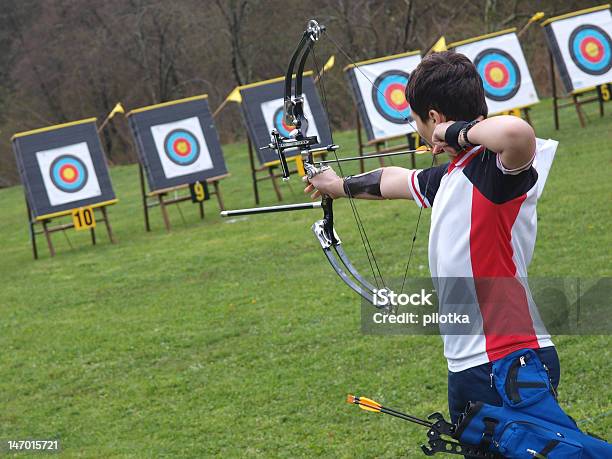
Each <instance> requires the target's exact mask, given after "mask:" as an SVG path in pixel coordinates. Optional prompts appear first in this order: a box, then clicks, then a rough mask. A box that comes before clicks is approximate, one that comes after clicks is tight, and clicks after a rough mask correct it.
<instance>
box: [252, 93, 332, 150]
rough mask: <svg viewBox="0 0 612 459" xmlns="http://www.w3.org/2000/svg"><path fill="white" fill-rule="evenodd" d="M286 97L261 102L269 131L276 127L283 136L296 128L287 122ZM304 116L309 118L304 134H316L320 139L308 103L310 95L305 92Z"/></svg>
mask: <svg viewBox="0 0 612 459" xmlns="http://www.w3.org/2000/svg"><path fill="white" fill-rule="evenodd" d="M283 104H284V99H283V98H280V99H274V100H270V101H267V102H263V103H262V104H261V111H262V114H263V117H264V119H265V120H266V127H267V129H268V132H270V131H271V130H272V129H276V130H277V131H278V132H279V133H280V135H282V136H283V137H289V136H290V133H291V131H292V130H293V129H294V126H292V125H288V124H287V123H286V122H285V119H284V118H285V117H284V108H283ZM304 116H305V117H306V119H307V120H308V128H307V129H306V130H305V131H304V130H303V131H302V133H303V134H304V135H308V136H313V135H316V136H317V138H318V139H319V140H321V139H320V137H319V131H318V130H317V123H316V120H315V119H314V117H313V115H312V110H311V109H310V104H309V103H308V97H307V96H306V94H304ZM292 150H294V149H289V150H287V151H292Z"/></svg>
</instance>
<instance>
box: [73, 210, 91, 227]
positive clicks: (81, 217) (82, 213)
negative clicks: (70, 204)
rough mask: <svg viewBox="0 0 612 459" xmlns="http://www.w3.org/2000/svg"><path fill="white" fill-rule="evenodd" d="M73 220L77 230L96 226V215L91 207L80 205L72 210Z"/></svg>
mask: <svg viewBox="0 0 612 459" xmlns="http://www.w3.org/2000/svg"><path fill="white" fill-rule="evenodd" d="M72 222H73V223H74V229H76V230H77V231H80V230H86V229H90V228H95V227H96V217H95V216H94V211H93V209H92V208H91V207H80V208H79V209H74V210H73V211H72Z"/></svg>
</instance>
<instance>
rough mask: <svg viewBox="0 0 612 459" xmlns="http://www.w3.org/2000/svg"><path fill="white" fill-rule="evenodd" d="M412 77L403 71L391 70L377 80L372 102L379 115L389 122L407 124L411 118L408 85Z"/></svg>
mask: <svg viewBox="0 0 612 459" xmlns="http://www.w3.org/2000/svg"><path fill="white" fill-rule="evenodd" d="M409 79H410V75H409V74H408V73H406V72H402V71H401V70H389V71H387V72H384V73H382V74H380V75H379V76H378V78H376V81H375V82H374V86H373V87H372V100H373V102H374V106H375V107H376V110H378V113H380V114H381V115H382V117H383V118H385V119H386V120H387V121H391V122H392V123H395V124H407V123H408V122H409V121H410V120H411V119H412V118H411V111H410V105H409V104H408V101H407V100H406V85H407V84H408V80H409Z"/></svg>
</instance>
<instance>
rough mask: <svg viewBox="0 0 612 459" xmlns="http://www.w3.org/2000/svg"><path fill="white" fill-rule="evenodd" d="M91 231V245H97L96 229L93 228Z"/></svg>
mask: <svg viewBox="0 0 612 459" xmlns="http://www.w3.org/2000/svg"><path fill="white" fill-rule="evenodd" d="M89 232H90V233H91V245H96V230H95V229H93V228H92V229H90V230H89Z"/></svg>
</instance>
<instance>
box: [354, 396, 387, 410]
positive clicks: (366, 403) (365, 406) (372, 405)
mask: <svg viewBox="0 0 612 459" xmlns="http://www.w3.org/2000/svg"><path fill="white" fill-rule="evenodd" d="M381 407H382V405H381V404H380V403H377V402H375V401H374V400H371V399H369V398H365V397H359V408H361V409H362V410H366V411H374V412H375V413H380V409H381Z"/></svg>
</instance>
